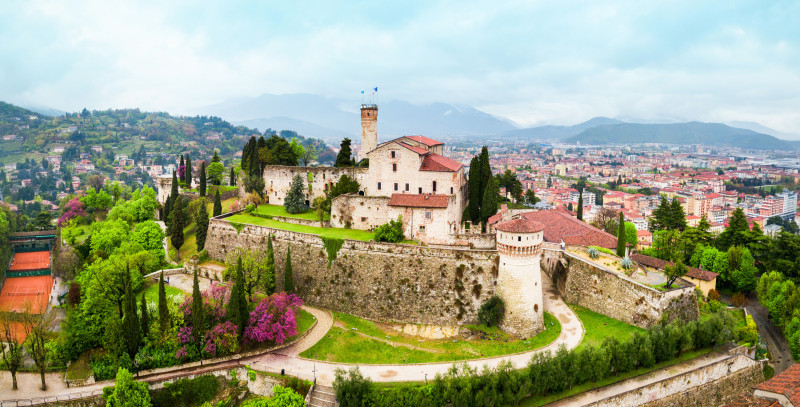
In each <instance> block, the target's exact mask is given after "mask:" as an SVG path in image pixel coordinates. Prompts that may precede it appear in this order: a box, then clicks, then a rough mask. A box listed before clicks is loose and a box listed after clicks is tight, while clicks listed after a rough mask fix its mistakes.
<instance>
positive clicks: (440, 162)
mask: <svg viewBox="0 0 800 407" xmlns="http://www.w3.org/2000/svg"><path fill="white" fill-rule="evenodd" d="M461 167H463V165H462V164H461V163H460V162H458V161H456V160H451V159H449V158H447V157H445V156H441V155H439V154H433V153H430V154H428V155H426V156H425V159H423V160H422V166H420V167H419V170H420V171H440V172H457V171H459V170H460V169H461Z"/></svg>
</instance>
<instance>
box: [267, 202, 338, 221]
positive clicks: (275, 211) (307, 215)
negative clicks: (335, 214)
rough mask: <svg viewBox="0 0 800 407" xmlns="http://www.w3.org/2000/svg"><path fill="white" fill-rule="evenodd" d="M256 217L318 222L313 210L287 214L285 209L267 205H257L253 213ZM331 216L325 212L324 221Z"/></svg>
mask: <svg viewBox="0 0 800 407" xmlns="http://www.w3.org/2000/svg"><path fill="white" fill-rule="evenodd" d="M253 213H255V214H256V215H262V216H283V217H286V218H295V219H306V220H314V221H316V220H319V218H318V217H317V214H316V213H314V211H313V210H307V211H305V212H303V213H289V212H286V208H285V207H283V206H280V205H269V204H263V205H258V207H257V208H256V209H255V210H254V211H253ZM330 219H331V215H330V214H329V213H327V212H325V220H330Z"/></svg>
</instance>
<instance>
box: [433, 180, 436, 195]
mask: <svg viewBox="0 0 800 407" xmlns="http://www.w3.org/2000/svg"><path fill="white" fill-rule="evenodd" d="M433 192H434V193H436V181H433Z"/></svg>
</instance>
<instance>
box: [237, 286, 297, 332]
mask: <svg viewBox="0 0 800 407" xmlns="http://www.w3.org/2000/svg"><path fill="white" fill-rule="evenodd" d="M301 305H303V300H301V299H300V297H298V296H297V295H294V294H288V293H280V294H272V295H270V296H269V297H267V298H264V299H263V300H261V302H259V303H258V305H257V306H256V308H255V309H254V310H253V312H251V313H250V322H249V324H248V326H247V328H245V330H244V338H245V341H246V342H247V343H263V342H268V341H269V342H273V343H277V344H282V343H283V342H285V341H286V339H287V338H289V337H291V336H293V335H297V316H298V313H299V310H300V306H301Z"/></svg>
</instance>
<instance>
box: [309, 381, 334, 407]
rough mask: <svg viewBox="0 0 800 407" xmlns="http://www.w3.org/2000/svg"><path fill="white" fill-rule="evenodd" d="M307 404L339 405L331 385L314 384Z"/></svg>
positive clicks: (310, 406) (324, 406) (322, 406)
mask: <svg viewBox="0 0 800 407" xmlns="http://www.w3.org/2000/svg"><path fill="white" fill-rule="evenodd" d="M307 405H308V406H309V407H339V402H338V401H336V392H335V391H334V390H333V387H331V386H323V385H321V384H315V385H314V389H313V390H312V391H311V398H310V400H309V402H308V404H307Z"/></svg>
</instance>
